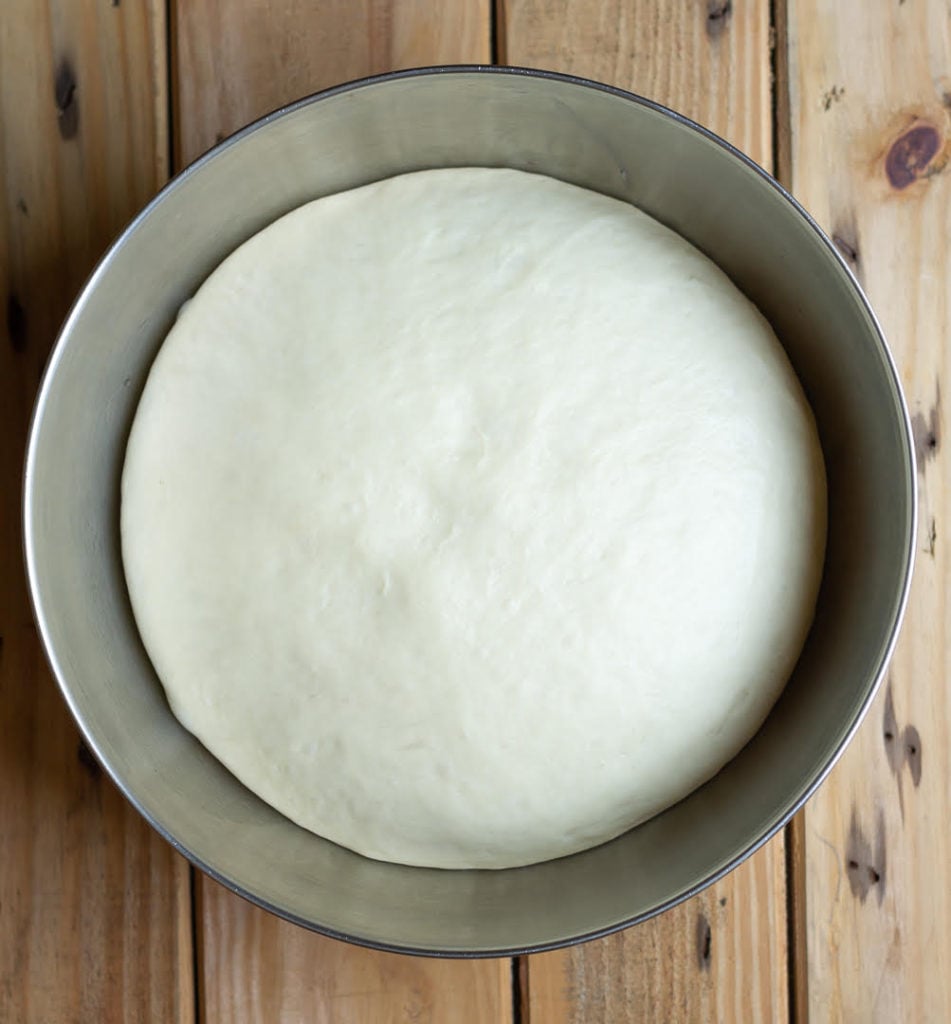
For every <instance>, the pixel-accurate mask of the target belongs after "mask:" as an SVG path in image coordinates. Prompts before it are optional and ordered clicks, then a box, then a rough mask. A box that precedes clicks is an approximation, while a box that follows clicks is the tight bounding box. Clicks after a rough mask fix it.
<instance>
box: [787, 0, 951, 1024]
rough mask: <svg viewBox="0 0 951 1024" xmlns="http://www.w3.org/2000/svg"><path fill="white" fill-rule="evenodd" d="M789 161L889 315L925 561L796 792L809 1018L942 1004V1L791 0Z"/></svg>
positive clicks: (948, 191) (948, 71)
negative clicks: (836, 733) (805, 789)
mask: <svg viewBox="0 0 951 1024" xmlns="http://www.w3.org/2000/svg"><path fill="white" fill-rule="evenodd" d="M788 36H789V68H790V76H789V109H790V113H791V127H792V132H791V139H790V165H791V175H792V187H793V190H794V192H795V193H796V195H797V196H798V197H799V198H800V199H801V200H802V201H803V202H804V203H805V204H806V206H807V207H808V208H809V209H810V210H811V211H812V212H813V213H814V214H815V215H816V217H817V218H818V220H819V221H820V223H821V224H822V225H823V226H824V227H825V228H826V229H827V230H828V231H829V232H830V233H831V234H833V235H834V236H835V237H836V239H837V244H838V245H839V247H840V249H841V250H842V252H843V253H844V254H845V255H846V257H847V258H848V259H849V261H850V262H851V263H852V265H853V267H854V268H855V270H856V272H857V273H858V275H859V277H860V278H861V280H862V282H863V283H864V285H865V288H866V290H867V292H868V294H869V297H870V298H871V300H872V303H873V305H874V306H875V309H876V311H877V313H878V315H879V317H880V319H881V321H882V323H883V326H884V328H885V331H886V334H887V335H888V337H889V339H890V342H891V345H892V349H893V352H894V353H895V356H896V359H897V361H898V363H899V367H900V371H901V375H902V379H903V381H904V384H905V388H906V394H907V398H908V401H909V405H910V408H911V412H912V414H913V418H914V426H915V432H916V439H917V446H918V458H919V486H920V498H921V515H920V520H919V551H918V564H917V568H916V578H915V583H914V586H913V590H912V597H911V603H910V605H909V608H908V613H907V617H906V622H905V629H904V634H903V638H902V641H901V643H900V646H899V649H898V651H897V654H896V657H895V659H894V662H893V665H892V671H891V675H890V677H889V679H888V681H887V684H886V685H885V686H884V687H883V689H882V692H881V693H880V695H879V697H878V699H877V700H876V702H875V704H874V705H873V707H872V710H871V712H870V713H869V716H868V718H867V719H866V721H865V723H864V724H863V726H862V728H861V729H860V730H859V733H858V735H857V736H856V738H855V740H854V741H853V743H852V745H851V746H850V748H849V750H848V752H847V753H846V755H845V757H844V758H843V759H842V761H841V763H840V764H839V766H838V767H837V768H836V769H835V770H834V772H833V774H832V775H831V777H830V778H829V780H828V782H827V783H826V784H825V785H824V786H823V788H822V789H821V790H820V792H819V794H818V795H817V796H816V798H815V799H814V800H813V801H811V803H810V804H809V805H808V808H807V811H806V819H805V829H804V833H805V834H804V845H805V858H806V921H807V924H806V947H807V952H808V963H809V974H808V993H807V994H806V995H807V999H808V1007H809V1011H810V1019H811V1020H814V1021H823V1020H836V1021H845V1022H853V1021H854V1022H856V1024H858V1022H861V1024H867V1022H876V1021H883V1022H884V1021H888V1022H891V1021H923V1022H931V1021H935V1022H939V1021H947V1020H949V1019H951V974H949V972H948V970H947V964H948V963H949V962H951V879H949V864H951V826H949V822H951V781H949V780H951V746H949V737H951V691H949V689H948V683H947V680H948V677H949V668H951V664H949V647H948V613H949V607H951V605H949V603H948V599H947V594H948V590H949V583H951V561H949V558H948V546H947V543H946V531H947V526H946V523H947V520H946V518H945V516H946V515H947V514H948V511H951V510H949V509H948V508H947V494H948V487H949V484H951V477H949V464H948V460H947V458H946V456H945V454H944V452H943V451H942V444H943V440H944V437H945V436H946V435H945V430H946V426H947V421H946V418H945V413H944V409H943V406H942V399H941V391H942V386H943V385H945V384H946V382H947V381H948V380H949V370H951V367H949V346H948V344H947V328H948V295H949V289H951V177H949V175H948V173H947V170H946V166H947V159H948V152H949V151H948V139H949V138H951V109H949V108H951V66H949V63H948V56H949V54H951V11H949V8H948V5H947V3H945V2H943V0H915V2H913V3H912V2H906V3H898V2H897V0H896V2H894V3H887V4H886V3H881V4H877V3H876V4H869V3H865V2H863V0H841V2H839V3H836V4H829V3H824V2H822V0H790V3H789V7H788Z"/></svg>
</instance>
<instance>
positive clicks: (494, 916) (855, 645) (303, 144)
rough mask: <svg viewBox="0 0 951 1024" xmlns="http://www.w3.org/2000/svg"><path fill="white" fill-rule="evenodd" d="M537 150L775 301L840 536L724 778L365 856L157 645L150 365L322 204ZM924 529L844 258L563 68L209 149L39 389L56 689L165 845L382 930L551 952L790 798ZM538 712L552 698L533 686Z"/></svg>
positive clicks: (29, 475) (686, 879) (746, 849)
mask: <svg viewBox="0 0 951 1024" xmlns="http://www.w3.org/2000/svg"><path fill="white" fill-rule="evenodd" d="M474 164H477V165H491V166H499V165H501V166H509V167H517V168H523V169H526V170H532V171H541V172H544V173H546V174H549V175H552V176H554V177H557V178H562V179H564V180H566V181H569V182H574V183H575V184H578V185H582V186H585V187H587V188H590V189H595V190H597V191H600V192H604V193H607V194H609V195H612V196H618V197H620V198H622V199H625V200H629V201H630V202H632V203H636V204H637V205H638V206H640V207H641V208H642V209H644V210H646V211H647V212H648V213H650V214H652V215H653V216H654V217H656V218H658V219H659V220H661V221H663V222H664V223H666V224H668V225H669V226H671V227H672V228H674V229H675V230H676V231H678V232H680V234H682V235H683V236H685V237H686V238H687V239H689V240H690V241H691V242H693V243H694V245H696V246H698V247H699V248H700V249H702V250H703V251H704V252H705V253H707V254H708V255H709V256H710V257H712V258H713V259H714V260H715V261H716V262H717V263H718V264H719V265H720V266H721V267H723V269H724V270H726V272H727V273H728V274H729V275H730V276H731V277H732V278H733V280H734V281H735V282H736V283H737V284H738V285H739V287H740V288H741V289H742V290H743V291H744V292H746V294H747V295H749V296H750V298H751V299H753V300H754V301H755V302H756V303H757V304H758V305H759V307H760V308H761V309H762V310H763V312H764V313H765V314H766V316H767V317H768V318H769V319H770V321H771V322H772V324H773V326H774V327H775V329H776V331H777V333H778V334H779V336H780V338H781V339H782V341H783V343H784V344H785V346H786V348H787V350H788V352H789V356H790V359H791V360H792V362H793V364H794V366H795V368H796V370H797V372H798V373H799V376H800V378H801V380H802V382H803V385H804V387H805V390H806V393H807V395H808V397H809V400H810V401H811V403H812V406H813V409H814V410H815V414H816V419H817V421H818V425H819V431H820V435H821V439H822V444H823V448H824V451H825V458H826V465H827V471H828V480H829V516H830V518H829V534H828V555H827V563H826V567H825V576H824V581H823V585H822V591H821V594H820V598H819V605H818V611H817V615H816V621H815V625H814V627H813V629H812V632H811V634H810V636H809V640H808V642H807V645H806V648H805V650H804V652H803V655H802V658H801V661H800V663H799V666H798V668H797V669H796V672H795V674H794V676H793V678H792V680H791V681H790V683H789V685H788V687H787V689H786V691H785V693H784V695H783V696H782V698H781V699H780V701H779V703H778V704H777V706H776V707H775V709H774V710H773V712H772V714H771V715H770V717H769V719H768V720H767V722H766V724H765V725H764V727H763V728H762V730H761V731H760V732H759V733H758V734H757V735H756V737H755V738H754V739H753V740H752V741H751V742H750V743H749V744H748V746H747V747H746V748H745V749H744V750H743V751H742V752H741V753H740V754H739V756H738V757H737V758H736V759H735V760H733V761H732V762H731V763H730V764H729V765H727V767H726V768H724V769H723V771H722V772H720V774H719V775H718V776H717V777H716V778H715V779H713V780H712V781H711V782H709V783H707V785H705V786H703V788H701V789H700V790H698V791H697V792H695V793H693V794H692V795H691V796H689V797H687V799H685V800H683V801H682V802H681V803H679V804H677V805H676V806H675V807H673V808H672V809H670V810H669V811H667V812H665V813H664V814H662V815H660V816H659V817H657V818H654V819H653V820H652V821H649V822H648V823H646V824H644V825H641V826H639V827H638V828H636V829H634V830H632V831H631V832H629V833H627V834H626V835H624V836H622V837H621V838H619V839H616V840H614V841H612V842H610V843H607V844H606V845H604V846H601V847H599V848H597V849H593V850H589V851H587V852H585V853H581V854H577V855H575V856H572V857H568V858H565V859H562V860H557V861H551V862H549V863H545V864H539V865H536V866H532V867H527V868H519V869H513V870H507V871H497V872H491V871H440V870H428V869H420V868H409V867H401V866H397V865H393V864H384V863H379V862H375V861H371V860H366V859H364V858H363V857H360V856H358V855H357V854H354V853H351V852H349V851H347V850H344V849H342V848H340V847H338V846H335V845H333V844H332V843H330V842H327V841H325V840H323V839H320V838H318V837H317V836H314V835H311V834H310V833H309V832H306V831H304V830H303V829H301V828H299V827H297V826H296V825H293V824H292V823H291V822H290V821H288V820H287V819H286V818H284V817H282V816H281V815H280V814H278V813H277V812H276V811H274V810H272V809H271V808H270V807H268V806H266V805H265V804H264V803H262V802H261V801H260V800H259V799H258V798H257V797H255V796H254V795H253V794H252V793H250V792H249V791H248V790H247V789H245V788H244V787H243V786H242V785H240V784H239V783H238V782H237V781H236V780H235V779H234V778H233V777H232V776H231V775H230V774H229V773H228V772H227V771H226V770H225V769H224V768H223V767H222V766H221V765H220V764H219V763H218V762H217V761H216V760H215V759H214V758H213V757H211V755H210V754H208V753H207V751H206V750H205V749H204V748H203V747H202V746H201V745H200V744H199V743H198V742H197V741H196V740H195V739H193V738H192V737H191V736H190V735H189V734H188V733H187V732H186V731H185V730H184V729H183V728H182V727H181V726H180V725H179V724H178V722H177V721H176V719H175V718H174V717H173V716H172V714H171V712H170V710H169V708H168V705H167V704H166V702H165V698H164V695H163V692H162V688H161V686H160V684H159V682H158V679H157V678H156V675H155V672H154V671H153V669H152V666H151V664H150V663H149V660H148V658H147V656H146V654H145V651H144V649H143V647H142V644H141V643H140V641H139V637H138V634H137V632H136V628H135V624H134V621H133V618H132V613H131V609H130V606H129V600H128V597H127V594H126V587H125V582H124V578H123V572H122V564H121V561H120V552H119V540H118V502H119V473H120V468H121V466H122V461H123V456H124V450H125V442H126V437H127V434H128V431H129V426H130V423H131V420H132V417H133V414H134V412H135V407H136V402H137V400H138V396H139V394H140V392H141V390H142V386H143V383H144V381H145V377H146V374H147V373H148V370H149V365H150V364H151V362H152V358H153V357H154V355H155V353H156V350H157V349H158V347H159V345H160V344H161V342H162V339H163V336H164V335H165V333H166V331H167V329H168V328H169V326H170V325H171V323H172V321H173V319H174V317H175V314H176V312H177V310H178V308H179V307H180V306H181V304H182V302H183V301H184V300H185V299H186V298H188V297H189V296H190V295H192V294H193V293H194V291H195V289H196V288H197V287H198V285H199V284H200V283H201V281H202V280H203V278H204V277H205V276H206V275H207V274H208V273H209V271H211V270H212V268H213V267H215V266H216V265H217V264H218V263H219V262H220V261H221V260H222V258H223V257H224V256H226V255H227V254H228V253H229V252H231V250H233V249H234V248H235V247H236V246H237V245H239V244H240V243H241V242H243V241H244V240H245V239H247V238H248V237H249V236H250V235H252V234H253V233H255V232H256V231H258V230H259V229H260V228H262V227H264V226H265V225H266V224H269V223H270V222H271V221H273V220H274V219H275V218H276V217H279V216H280V215H281V214H283V213H286V212H287V211H288V210H291V209H293V208H294V207H296V206H299V205H300V204H301V203H304V202H306V201H307V200H310V199H313V198H315V197H317V196H322V195H325V194H327V193H330V192H335V191H338V190H340V189H347V188H352V187H353V186H356V185H362V184H364V183H366V182H371V181H374V180H376V179H379V178H384V177H387V176H389V175H394V174H399V173H401V172H404V171H412V170H417V169H420V168H427V167H443V166H453V165H474ZM914 533H915V468H914V455H913V448H912V443H911V432H910V428H909V423H908V416H907V412H906V409H905V406H904V403H903V400H902V395H901V391H900V387H899V382H898V378H897V374H896V371H895V367H894V365H893V363H892V361H891V359H890V357H889V354H888V351H887V349H886V346H885V343H884V340H883V338H882V335H881V332H880V330H879V328H878V326H877V325H876V322H875V319H874V317H873V315H872V313H871V311H870V310H869V307H868V305H867V303H866V301H865V299H864V298H863V296H862V293H861V291H860V289H859V288H858V286H857V284H856V282H855V280H854V279H853V277H852V276H851V274H850V273H849V270H848V269H847V267H846V266H845V264H844V263H843V261H842V260H841V259H840V258H839V256H838V255H837V253H836V252H835V250H834V248H833V247H832V246H831V245H830V243H829V241H828V240H827V239H826V237H825V236H824V235H823V234H822V233H821V232H820V231H819V229H818V228H817V227H816V225H815V224H814V223H813V222H812V221H811V220H810V219H809V217H808V216H807V215H806V214H805V213H804V212H803V211H802V209H800V208H799V207H798V206H797V205H796V204H795V202H794V201H793V200H792V199H791V198H790V197H789V196H788V195H787V194H786V193H784V192H783V191H782V189H780V188H779V187H778V186H777V185H776V183H775V182H774V181H773V180H772V179H771V178H769V177H768V176H767V175H765V174H764V173H763V172H762V171H760V170H759V168H758V167H756V166H755V165H754V164H753V163H751V162H750V161H749V160H747V159H746V158H744V157H743V156H741V155H740V154H739V153H737V152H736V151H735V150H733V149H731V148H730V147H729V146H727V145H726V144H725V143H724V142H722V141H721V140H719V139H717V138H716V137H715V136H713V135H711V134H709V133H708V132H706V131H704V130H703V129H701V128H698V127H697V126H696V125H694V124H692V123H691V122H689V121H687V120H685V119H683V118H681V117H678V116H677V115H675V114H672V113H671V112H670V111H667V110H665V109H663V108H661V107H658V106H657V105H655V104H653V103H649V102H647V101H645V100H642V99H638V98H637V97H634V96H631V95H629V94H626V93H623V92H620V91H619V90H616V89H610V88H607V87H604V86H600V85H596V84H594V83H591V82H586V81H581V80H578V79H571V78H566V77H561V76H557V75H552V74H543V73H538V72H526V71H518V70H509V69H497V68H455V69H453V68H450V69H434V70H427V71H415V72H407V73H402V74H395V75H388V76H384V77H382V78H375V79H370V80H367V81H362V82H357V83H355V84H351V85H346V86H342V87H341V88H338V89H332V90H330V91H328V92H325V93H322V94H320V95H318V96H316V97H313V98H311V99H306V100H303V101H301V102H300V103H297V104H295V105H293V106H290V107H288V108H287V109H285V110H283V111H281V112H279V113H277V114H273V115H271V116H269V117H266V118H264V119H263V120H261V121H259V122H257V123H256V124H254V125H252V126H251V127H249V128H247V129H245V130H244V131H242V132H239V133H238V134H237V135H235V136H234V137H232V138H231V139H228V140H227V141H226V142H224V143H222V144H221V145H220V146H218V147H217V148H216V149H214V150H213V151H212V152H211V153H209V154H208V155H207V156H205V157H203V158H202V159H201V160H199V161H198V162H197V163H195V164H193V165H192V166H191V167H190V168H188V170H187V171H185V172H184V173H183V174H182V175H180V176H179V177H178V178H176V179H175V181H173V182H172V184H171V185H169V187H168V188H167V189H165V191H164V192H162V194H161V195H160V196H159V197H158V198H157V199H156V200H155V201H154V202H153V203H151V204H150V205H149V206H148V208H147V209H146V210H145V211H144V212H143V213H142V214H141V215H140V216H139V217H138V218H137V219H136V220H135V221H134V222H133V224H132V225H131V226H130V227H129V229H128V230H127V231H126V232H125V234H123V235H122V237H121V238H120V239H119V240H118V242H116V244H115V245H114V246H113V247H112V249H111V250H110V251H109V253H108V254H107V255H106V257H105V258H104V260H103V261H102V263H101V264H100V265H99V267H98V269H97V270H96V271H95V273H94V274H93V275H92V277H91V279H90V281H89V283H88V284H87V285H86V287H85V289H84V290H83V292H82V294H81V296H80V297H79V300H78V301H77V303H76V305H75V307H74V308H73V310H72V312H71V313H70V316H69V318H68V320H67V322H66V324H65V326H64V328H63V332H62V335H61V337H60V339H59V342H58V344H57V346H56V348H55V351H54V353H53V356H52V358H51V360H50V364H49V367H48V370H47V373H46V377H45V380H44V382H43V386H42V389H41V392H40V396H39V400H38V403H37V407H36V413H35V419H34V423H33V430H32V435H31V439H30V445H29V453H28V459H27V469H26V484H25V535H26V557H27V566H28V573H29V578H30V586H31V588H32V594H33V600H34V603H35V610H36V617H37V621H38V623H39V628H40V632H41V633H42V637H43V641H44V643H45V645H46V649H47V652H48V655H49V659H50V662H51V664H52V667H53V670H54V672H55V674H56V677H57V679H58V680H59V684H60V686H61V688H62V691H63V694H64V696H65V697H66V700H67V702H68V703H69V706H70V708H71V709H72V712H73V714H74V715H75V717H76V720H77V721H78V723H79V726H80V728H81V729H82V731H83V733H84V735H85V737H86V740H87V742H88V743H89V745H90V746H91V747H92V749H93V750H94V751H95V752H96V754H97V756H98V757H99V759H100V760H101V761H102V763H103V765H104V766H105V767H106V769H107V770H108V772H109V774H110V775H111V776H112V778H113V779H114V780H115V781H116V783H117V784H118V785H119V787H120V788H121V789H122V791H123V792H124V793H125V794H126V796H127V797H128V798H129V800H131V801H132V803H133V804H134V805H135V806H136V807H137V808H138V810H139V811H140V812H141V813H142V814H143V815H145V817H146V818H147V819H148V820H149V821H150V822H151V823H152V824H153V825H154V826H155V827H156V828H157V829H158V830H159V831H160V832H161V833H162V835H164V836H165V837H166V838H167V839H168V840H169V841H170V842H171V843H173V844H174V845H175V846H176V847H177V848H178V849H179V850H181V851H182V853H184V854H185V855H186V856H187V857H189V858H190V859H191V860H192V861H194V863H195V864H197V865H198V866H199V867H201V868H202V869H203V870H204V871H207V872H208V873H209V874H211V875H213V876H214V877H215V878H217V879H219V880H220V881H222V882H223V883H224V884H225V885H227V886H228V887H229V888H231V889H234V890H235V891H237V892H239V893H241V894H243V895H245V896H247V897H248V898H250V899H252V900H254V901H255V902H257V903H259V904H261V905H262V906H264V907H267V908H268V909H270V910H273V911H275V912H276V913H278V914H281V915H283V916H284V917H287V918H289V919H291V920H293V921H297V922H299V923H301V924H304V925H307V926H308V927H311V928H316V929H318V930H320V931H322V932H325V933H327V934H330V935H335V936H340V937H343V938H347V939H351V940H354V941H357V942H361V943H365V944H368V945H373V946H380V947H385V948H390V949H400V950H406V951H412V952H426V953H435V954H455V955H477V954H502V953H511V952H514V951H525V950H539V949H544V948H549V947H553V946H558V945H561V944H565V943H569V942H573V941H576V940H579V939H584V938H590V937H593V936H597V935H601V934H604V933H606V932H609V931H611V930H613V929H617V928H620V927H623V926H625V925H628V924H631V923H634V922H637V921H641V920H644V919H645V918H647V917H649V916H651V915H653V914H656V913H658V912H659V911H661V910H664V909H665V908H668V907H670V906H672V905H674V904H675V903H677V902H678V901H680V900H682V899H684V898H686V897H687V896H690V895H691V894H692V893H695V892H697V891H698V890H699V889H702V888H703V887H704V886H706V885H708V884H709V883H710V882H712V881H713V880H715V879H716V878H718V877H719V876H720V875H722V874H723V873H725V872H726V871H729V870H730V869H731V868H733V867H735V866H736V865H737V864H738V863H739V862H740V861H742V860H743V859H744V858H745V857H747V856H748V855H749V854H750V853H751V852H752V851H753V850H755V849H756V848H757V847H758V846H759V845H760V844H762V843H763V842H765V841H766V840H767V839H768V838H769V837H770V836H771V835H772V834H773V833H774V832H776V830H777V829H779V828H781V827H782V826H783V824H784V823H785V822H786V821H787V820H788V819H789V817H790V816H791V815H792V814H793V812H794V811H795V810H796V809H797V808H798V807H799V806H800V805H801V804H802V803H803V801H804V800H805V799H806V798H807V797H808V796H809V794H810V793H811V792H812V791H813V790H814V789H815V788H816V786H817V785H818V784H819V782H820V781H821V780H822V778H823V777H824V776H825V774H826V773H827V772H828V770H829V768H830V767H831V766H832V764H833V762H834V761H835V760H836V758H837V757H838V756H839V755H840V753H841V752H842V749H843V747H844V746H845V744H846V743H847V741H848V739H849V737H850V736H851V734H852V733H853V731H854V730H855V729H856V727H857V726H858V723H859V721H860V719H861V718H862V715H863V713H864V712H865V710H866V709H867V708H868V705H869V702H870V700H871V698H872V696H873V694H874V692H875V689H876V686H877V684H878V683H879V681H880V679H881V677H882V674H883V671H884V667H885V663H886V660H887V658H888V656H889V654H890V652H891V649H892V646H893V644H894V642H895V636H896V631H897V629H898V625H899V620H900V618H901V614H902V610H903V606H904V602H905V597H906V593H907V588H908V584H909V577H910V571H911V563H912V554H913V550H914ZM539 713H540V714H544V708H539Z"/></svg>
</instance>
